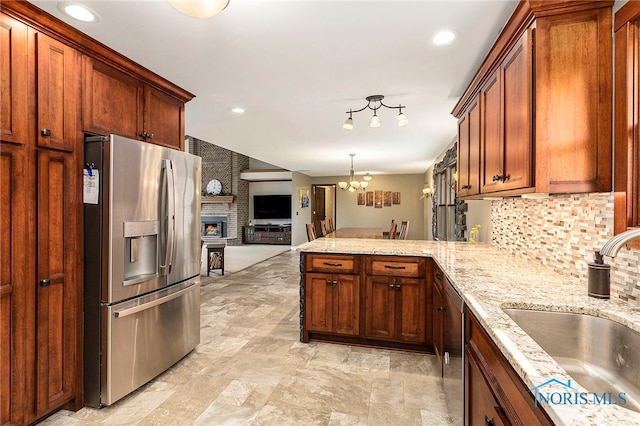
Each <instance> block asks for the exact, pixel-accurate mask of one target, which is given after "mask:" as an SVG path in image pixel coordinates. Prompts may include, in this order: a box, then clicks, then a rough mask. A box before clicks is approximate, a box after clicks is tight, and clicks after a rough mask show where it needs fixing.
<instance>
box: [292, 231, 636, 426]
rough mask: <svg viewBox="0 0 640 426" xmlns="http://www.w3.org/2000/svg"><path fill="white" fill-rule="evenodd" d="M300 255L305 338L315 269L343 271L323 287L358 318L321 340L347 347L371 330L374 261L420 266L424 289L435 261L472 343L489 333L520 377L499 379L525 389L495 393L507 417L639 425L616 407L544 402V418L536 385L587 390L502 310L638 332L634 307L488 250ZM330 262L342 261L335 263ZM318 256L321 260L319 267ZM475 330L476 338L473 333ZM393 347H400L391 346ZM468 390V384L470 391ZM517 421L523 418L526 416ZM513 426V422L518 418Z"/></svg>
mask: <svg viewBox="0 0 640 426" xmlns="http://www.w3.org/2000/svg"><path fill="white" fill-rule="evenodd" d="M299 250H300V251H301V264H300V266H301V274H302V276H301V288H300V303H301V306H300V309H301V313H300V315H301V324H300V326H301V340H302V341H308V340H309V339H311V340H313V338H314V333H313V332H310V330H309V325H310V324H309V323H308V322H307V321H308V316H309V311H310V310H313V309H316V308H318V306H321V305H319V304H318V303H317V301H316V300H312V297H313V295H311V297H310V295H309V293H308V292H309V290H310V288H309V285H310V278H313V277H314V276H315V277H316V278H317V277H319V276H320V273H319V272H313V271H314V268H319V270H322V268H323V267H324V268H332V267H333V268H338V269H341V271H334V272H333V273H331V272H325V273H324V274H325V277H324V281H319V283H323V285H324V286H325V288H327V289H332V290H331V291H332V292H333V293H332V299H330V300H331V301H332V302H333V303H334V305H333V306H334V307H335V306H336V305H335V304H336V303H342V302H344V300H343V299H344V298H348V299H349V300H348V302H349V303H350V304H352V305H353V306H351V307H350V309H349V310H347V311H346V314H347V317H348V318H352V319H353V321H352V324H351V329H342V330H341V329H335V328H334V329H333V330H329V331H328V332H325V333H321V334H320V337H323V339H322V340H330V339H326V337H327V336H329V337H331V335H335V336H338V338H337V339H336V340H337V341H340V342H343V343H348V342H349V341H350V340H349V339H348V338H344V336H340V334H343V335H346V336H347V337H348V336H349V335H352V336H354V335H355V336H357V335H364V334H365V331H362V333H361V328H362V327H365V328H366V327H367V325H366V322H367V321H366V318H362V315H360V316H358V313H361V312H363V311H364V310H365V309H364V308H363V307H361V306H360V305H366V304H367V303H368V302H367V298H368V297H370V295H368V294H367V291H370V288H368V286H367V285H364V286H360V285H359V282H360V280H363V281H365V282H366V280H367V279H368V278H367V275H368V274H369V273H370V272H371V266H370V265H371V264H372V262H374V261H379V262H383V263H384V259H386V263H391V262H400V263H404V264H406V265H398V266H405V269H397V270H396V272H398V271H400V274H399V275H402V274H403V273H404V274H411V273H412V272H411V273H410V272H407V269H406V268H408V265H409V264H412V265H416V267H415V269H412V270H411V271H415V274H416V275H420V274H422V275H421V276H422V277H423V279H424V280H426V281H427V284H426V286H425V287H424V288H425V289H426V291H430V290H429V289H431V288H432V287H431V285H430V283H429V282H428V281H430V278H429V277H430V275H429V268H430V267H429V263H430V262H432V267H434V268H435V267H438V268H440V269H441V270H442V271H443V273H444V274H445V276H446V277H447V278H448V280H449V281H450V283H451V284H452V286H453V287H454V288H455V290H457V292H458V293H459V294H460V296H461V297H462V299H463V300H464V304H465V321H466V324H467V327H466V328H467V330H466V334H467V336H466V339H469V338H471V339H478V338H482V336H484V335H486V336H488V337H487V341H486V342H484V346H489V345H491V346H494V347H495V348H496V349H495V352H496V354H497V356H498V357H502V358H504V360H506V367H507V369H509V370H510V371H511V373H514V376H515V377H514V376H504V375H503V376H499V374H503V372H497V373H496V376H497V377H510V378H511V379H512V380H513V382H514V385H515V386H516V387H517V388H518V389H519V391H520V393H518V394H515V393H512V392H508V391H507V392H504V393H503V394H502V395H500V396H495V395H494V398H496V399H498V401H497V403H498V404H497V405H499V406H502V408H503V409H504V413H506V414H507V416H506V417H507V418H509V416H511V415H516V416H517V417H519V416H520V415H521V414H522V415H524V416H527V415H529V414H531V413H533V415H534V416H537V419H538V422H539V423H540V424H558V425H563V424H564V425H569V424H640V414H639V413H637V412H634V411H631V410H628V409H625V408H622V407H620V406H616V405H595V404H548V403H545V404H543V407H542V408H543V411H544V412H543V413H541V411H542V410H541V409H540V407H535V406H534V401H533V395H532V390H535V389H536V388H537V387H541V386H545V389H546V391H547V392H552V393H556V392H557V393H563V392H566V391H567V388H566V387H564V386H562V385H561V384H562V383H567V382H568V380H571V387H572V388H573V389H574V390H575V391H577V392H583V391H585V389H584V388H582V387H581V385H580V384H578V383H576V382H575V380H573V379H572V378H571V377H570V376H568V375H567V373H566V371H565V370H563V369H562V368H561V367H560V366H559V364H558V363H557V362H556V361H555V360H554V359H553V358H551V356H549V355H548V354H547V353H546V352H544V351H543V350H542V349H541V348H540V346H539V345H538V344H537V343H536V342H535V341H534V340H533V339H532V338H531V337H530V336H528V335H527V334H526V333H525V332H524V331H523V330H522V329H521V328H520V327H518V326H517V325H516V323H515V322H513V321H512V320H511V318H510V317H509V316H507V314H506V313H505V312H504V311H503V309H506V308H520V309H532V310H548V311H563V312H573V313H579V314H589V315H594V316H598V317H602V318H607V319H611V320H613V321H616V322H619V323H621V324H624V325H626V326H628V327H629V328H631V329H633V330H635V331H640V320H639V319H638V318H637V315H636V314H635V313H634V312H633V309H632V308H630V307H629V306H628V305H627V304H625V303H623V302H619V301H617V300H614V299H611V300H598V299H593V298H590V297H588V296H587V284H586V282H581V281H579V280H577V279H572V278H568V277H566V276H563V275H560V274H557V273H555V272H553V271H552V270H551V269H550V268H549V267H546V266H543V265H540V264H537V263H534V262H531V261H528V260H525V259H522V258H519V257H515V256H513V255H511V254H509V253H506V252H504V251H501V250H498V249H496V248H494V247H492V246H490V245H481V244H478V245H476V244H469V243H447V242H433V241H412V240H405V241H399V240H366V239H348V238H345V239H326V238H320V239H317V240H314V241H311V242H309V243H306V244H303V245H302V246H300V247H299ZM332 258H333V259H334V260H336V261H335V262H332V261H330V259H332ZM318 259H323V260H321V261H320V262H319V263H318V262H317V260H318ZM381 259H383V260H381ZM314 262H315V263H314ZM421 262H425V266H424V267H422V266H420V265H422V263H421ZM421 268H422V269H421ZM402 271H405V272H402ZM396 275H398V274H396ZM402 279H404V278H402ZM342 280H344V281H345V282H347V283H350V286H343V287H344V291H338V290H333V289H336V288H337V289H339V288H340V286H336V285H335V284H334V283H336V282H340V281H342ZM400 282H401V281H400ZM390 285H392V286H394V288H395V285H396V284H394V283H393V282H392V283H391V284H390ZM327 291H329V290H327ZM416 294H417V293H416ZM424 297H425V300H429V298H430V295H429V294H425V295H424ZM327 300H329V299H327ZM343 313H344V312H343ZM365 316H366V314H365ZM338 319H341V320H344V319H345V318H343V317H340V318H338ZM343 323H344V321H341V322H339V324H338V325H340V324H343ZM430 323H431V321H429V318H428V313H427V318H426V321H425V324H427V327H426V328H427V335H426V340H425V342H423V343H424V346H423V348H424V349H426V351H427V352H428V351H429V349H431V348H432V344H430V343H429V342H430V341H431V340H432V339H431V330H429V327H428V324H430ZM470 330H473V333H474V334H473V335H471V336H470V334H471V331H470ZM476 333H477V334H476ZM478 336H479V337H478ZM466 339H465V340H466ZM396 341H397V339H396ZM378 342H379V341H378ZM360 344H362V343H360ZM389 346H391V347H398V346H396V345H393V344H391V345H389ZM480 346H482V345H480V344H478V347H480ZM466 347H467V349H466V351H467V352H466V353H467V355H465V357H466V358H467V360H466V361H465V364H466V366H465V369H469V368H471V367H470V366H469V365H470V362H469V360H470V359H471V358H474V356H473V354H471V356H470V355H469V353H470V351H473V348H475V347H476V346H475V343H472V344H469V343H468V344H467V345H466ZM472 347H473V348H472ZM470 348H471V349H470ZM481 349H482V347H481ZM496 365H499V363H491V364H490V366H491V367H495V366H496ZM507 369H505V371H506V370H507ZM507 373H509V372H508V371H507ZM483 374H484V373H483ZM471 377H478V376H471ZM469 378H470V374H467V373H465V380H467V381H468V380H469ZM495 379H496V377H494V380H495ZM468 386H469V383H468V382H467V383H466V384H465V387H468ZM491 386H493V387H487V392H495V386H498V387H500V386H503V387H505V386H510V384H505V381H504V380H501V379H498V380H495V382H493V383H492V385H491ZM572 391H573V390H572ZM498 393H500V392H498ZM505 397H507V398H508V400H507V401H505V400H504V398H505ZM489 398H491V396H489ZM511 400H513V401H511ZM516 400H519V401H516ZM525 400H528V401H526V402H527V404H528V407H529V408H530V409H531V413H527V412H525V411H527V410H522V405H518V404H519V403H520V402H523V401H525ZM512 402H513V403H512ZM470 403H471V404H475V403H476V401H475V400H474V399H473V398H471V401H469V400H467V401H465V404H466V406H467V409H469V404H470ZM476 406H477V405H476ZM504 413H503V414H504ZM547 416H548V417H547ZM515 420H516V421H517V420H521V417H520V418H517V419H515ZM510 421H511V422H512V423H513V419H511V420H510ZM526 424H532V423H526Z"/></svg>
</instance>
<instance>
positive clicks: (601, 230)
mask: <svg viewBox="0 0 640 426" xmlns="http://www.w3.org/2000/svg"><path fill="white" fill-rule="evenodd" d="M491 224H492V227H493V244H494V245H496V246H497V247H498V248H500V249H503V250H508V251H509V252H512V253H513V254H515V255H518V256H523V257H526V258H529V259H532V260H536V261H538V262H540V263H542V264H544V265H546V266H549V267H550V268H552V269H554V270H555V271H557V272H559V273H561V274H565V275H568V276H573V277H578V278H579V279H581V280H583V281H584V290H585V292H586V291H587V263H588V262H591V261H592V260H593V253H594V251H595V250H597V249H599V248H601V247H602V245H603V244H604V243H605V242H606V241H607V240H608V239H609V238H611V237H612V236H613V194H612V193H595V194H567V195H552V196H550V197H549V198H542V199H528V198H505V199H502V200H498V201H492V203H491ZM607 263H610V264H611V297H612V298H614V297H617V298H620V299H623V300H626V301H629V302H630V303H636V304H640V284H639V283H638V279H639V278H640V250H635V249H628V248H623V249H622V250H620V252H619V254H618V256H617V257H616V258H615V259H614V260H613V261H611V260H610V259H609V260H607Z"/></svg>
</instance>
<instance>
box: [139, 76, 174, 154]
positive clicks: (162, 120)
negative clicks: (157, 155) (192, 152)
mask: <svg viewBox="0 0 640 426" xmlns="http://www.w3.org/2000/svg"><path fill="white" fill-rule="evenodd" d="M140 131H141V132H142V133H143V135H145V136H143V138H144V140H146V141H147V142H152V143H154V144H158V145H164V146H168V147H171V148H175V149H179V150H183V149H184V102H182V101H180V100H178V99H176V98H174V97H172V96H169V95H167V94H165V93H163V92H161V91H159V90H157V89H154V88H152V87H150V86H145V87H144V126H143V129H140Z"/></svg>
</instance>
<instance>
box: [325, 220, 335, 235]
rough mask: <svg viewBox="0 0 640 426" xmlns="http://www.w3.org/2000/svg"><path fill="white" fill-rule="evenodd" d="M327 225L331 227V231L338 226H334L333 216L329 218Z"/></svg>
mask: <svg viewBox="0 0 640 426" xmlns="http://www.w3.org/2000/svg"><path fill="white" fill-rule="evenodd" d="M327 226H328V227H329V229H328V230H329V232H333V231H335V230H336V228H334V227H333V220H332V219H331V218H329V219H327Z"/></svg>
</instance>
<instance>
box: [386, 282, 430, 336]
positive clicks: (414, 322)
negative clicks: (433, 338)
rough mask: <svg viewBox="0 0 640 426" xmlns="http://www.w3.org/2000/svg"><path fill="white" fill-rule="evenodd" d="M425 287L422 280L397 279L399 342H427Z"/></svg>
mask: <svg viewBox="0 0 640 426" xmlns="http://www.w3.org/2000/svg"><path fill="white" fill-rule="evenodd" d="M398 285H399V287H398ZM425 287H426V285H425V281H424V280H422V279H416V278H397V279H396V284H395V286H394V288H395V292H396V295H395V299H396V300H395V301H396V304H395V319H396V327H395V329H396V331H395V338H396V339H397V340H401V341H403V342H414V343H425V342H426V341H427V333H426V310H427V309H426V308H427V307H426V298H425V293H426V291H425Z"/></svg>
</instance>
